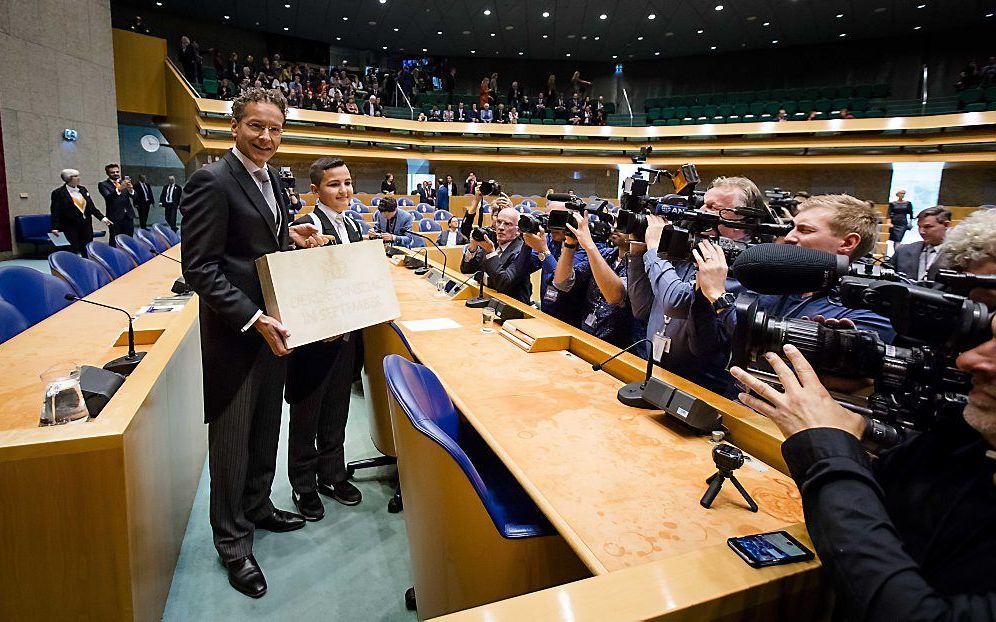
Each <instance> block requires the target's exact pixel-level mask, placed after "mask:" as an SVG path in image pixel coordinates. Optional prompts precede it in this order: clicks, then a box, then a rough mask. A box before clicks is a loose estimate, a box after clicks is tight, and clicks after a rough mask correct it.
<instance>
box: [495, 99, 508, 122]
mask: <svg viewBox="0 0 996 622" xmlns="http://www.w3.org/2000/svg"><path fill="white" fill-rule="evenodd" d="M494 113H495V114H494V119H495V123H508V109H506V108H505V102H502V103H500V104H498V109H497V110H495V111H494Z"/></svg>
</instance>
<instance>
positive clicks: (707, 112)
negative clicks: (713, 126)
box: [702, 104, 719, 119]
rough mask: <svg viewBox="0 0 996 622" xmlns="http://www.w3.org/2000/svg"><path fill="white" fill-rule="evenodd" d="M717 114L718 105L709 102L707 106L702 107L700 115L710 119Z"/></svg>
mask: <svg viewBox="0 0 996 622" xmlns="http://www.w3.org/2000/svg"><path fill="white" fill-rule="evenodd" d="M717 114H719V106H716V105H714V104H709V105H708V106H703V107H702V116H703V117H705V118H707V119H712V118H713V117H715V116H716V115H717Z"/></svg>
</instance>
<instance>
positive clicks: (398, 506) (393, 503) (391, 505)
mask: <svg viewBox="0 0 996 622" xmlns="http://www.w3.org/2000/svg"><path fill="white" fill-rule="evenodd" d="M403 509H405V504H404V501H403V500H402V499H401V486H398V487H397V488H396V489H395V491H394V496H393V497H391V500H390V501H388V502H387V511H388V512H389V513H391V514H397V513H398V512H400V511H401V510H403Z"/></svg>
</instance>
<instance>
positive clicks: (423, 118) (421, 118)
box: [415, 110, 429, 121]
mask: <svg viewBox="0 0 996 622" xmlns="http://www.w3.org/2000/svg"><path fill="white" fill-rule="evenodd" d="M415 120H416V121H428V120H429V117H427V116H425V113H424V112H422V111H421V110H420V111H419V113H418V116H417V117H415Z"/></svg>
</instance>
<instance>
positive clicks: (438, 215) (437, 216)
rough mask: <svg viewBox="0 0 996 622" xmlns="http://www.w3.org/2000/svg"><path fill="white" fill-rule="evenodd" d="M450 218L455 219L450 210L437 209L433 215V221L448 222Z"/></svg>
mask: <svg viewBox="0 0 996 622" xmlns="http://www.w3.org/2000/svg"><path fill="white" fill-rule="evenodd" d="M450 218H453V214H451V213H450V211H449V210H445V209H437V210H436V211H435V212H433V213H432V219H433V220H439V221H444V220H446V221H448V220H449V219H450Z"/></svg>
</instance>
